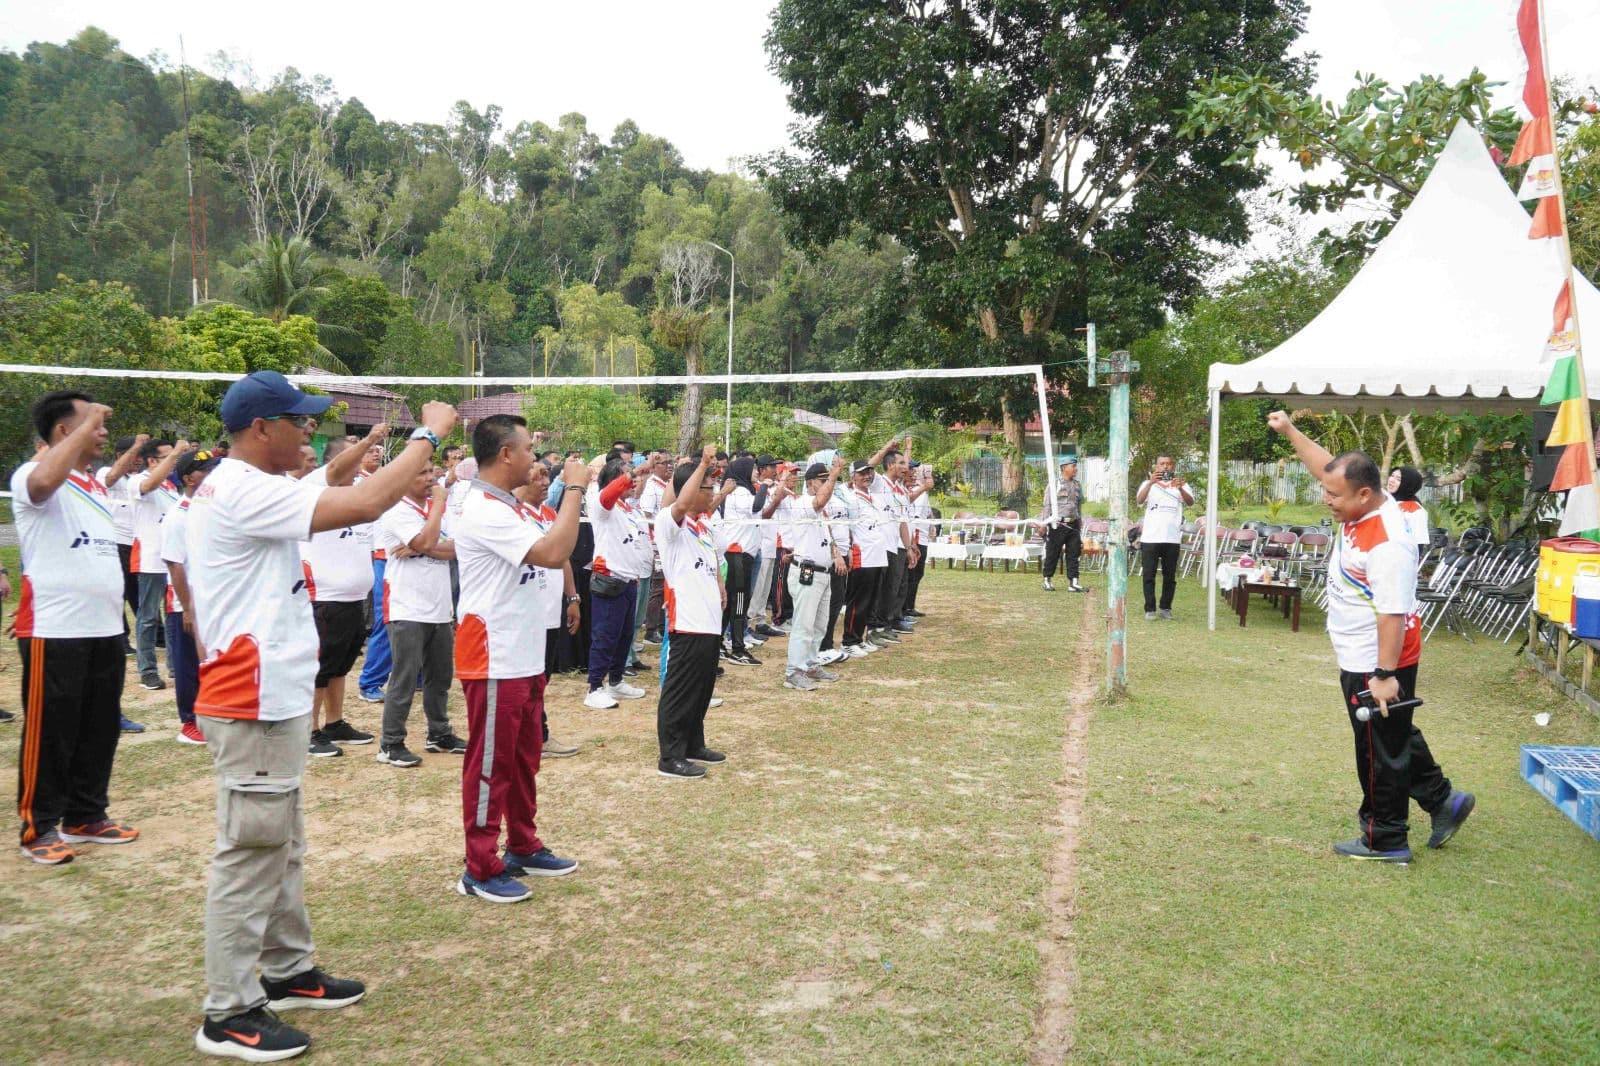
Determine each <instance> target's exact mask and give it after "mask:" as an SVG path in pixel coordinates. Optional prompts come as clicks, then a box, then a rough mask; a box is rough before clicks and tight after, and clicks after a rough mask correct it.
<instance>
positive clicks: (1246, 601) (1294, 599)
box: [1233, 581, 1300, 633]
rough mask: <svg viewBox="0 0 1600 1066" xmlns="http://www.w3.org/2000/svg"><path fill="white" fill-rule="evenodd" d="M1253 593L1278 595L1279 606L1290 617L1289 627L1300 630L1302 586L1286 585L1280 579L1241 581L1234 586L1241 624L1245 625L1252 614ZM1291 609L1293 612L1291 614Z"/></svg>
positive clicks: (1234, 604) (1236, 607)
mask: <svg viewBox="0 0 1600 1066" xmlns="http://www.w3.org/2000/svg"><path fill="white" fill-rule="evenodd" d="M1252 594H1257V595H1261V596H1276V597H1277V598H1278V606H1279V607H1281V608H1282V609H1283V616H1284V617H1285V618H1288V619H1290V622H1289V628H1290V629H1291V630H1292V631H1293V632H1296V633H1298V632H1300V586H1299V585H1285V584H1283V583H1282V582H1279V581H1273V582H1266V581H1240V582H1239V583H1238V584H1237V585H1234V586H1233V609H1234V611H1235V612H1236V613H1237V614H1238V615H1239V625H1240V626H1241V627H1243V626H1244V623H1245V619H1246V618H1247V617H1249V614H1250V597H1251V595H1252ZM1291 609H1292V611H1293V613H1292V614H1291Z"/></svg>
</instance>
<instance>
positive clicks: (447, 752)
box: [422, 748, 467, 755]
mask: <svg viewBox="0 0 1600 1066" xmlns="http://www.w3.org/2000/svg"><path fill="white" fill-rule="evenodd" d="M422 750H423V751H427V752H431V753H433V754H434V755H465V754H466V753H467V749H466V748H461V749H460V750H457V749H455V748H424V749H422Z"/></svg>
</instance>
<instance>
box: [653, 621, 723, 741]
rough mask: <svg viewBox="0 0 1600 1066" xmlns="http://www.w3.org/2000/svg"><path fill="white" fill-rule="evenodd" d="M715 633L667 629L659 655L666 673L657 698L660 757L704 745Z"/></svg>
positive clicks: (716, 648) (719, 642)
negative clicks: (672, 631) (676, 631)
mask: <svg viewBox="0 0 1600 1066" xmlns="http://www.w3.org/2000/svg"><path fill="white" fill-rule="evenodd" d="M721 646H722V640H721V638H720V637H719V636H718V635H717V634H715V633H668V634H667V642H666V644H665V645H664V646H663V648H662V652H661V657H662V660H663V667H664V671H665V676H664V677H663V678H662V680H661V696H660V698H659V699H658V700H657V701H656V741H657V743H658V744H659V745H660V747H661V761H662V762H666V761H668V760H669V759H683V758H687V757H688V756H690V755H697V754H699V752H700V749H702V748H704V747H705V746H706V708H707V707H709V706H710V704H711V693H712V690H713V689H714V688H715V687H716V683H717V652H718V651H719V650H720V649H721Z"/></svg>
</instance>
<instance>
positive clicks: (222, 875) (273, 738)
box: [187, 370, 456, 1062]
mask: <svg viewBox="0 0 1600 1066" xmlns="http://www.w3.org/2000/svg"><path fill="white" fill-rule="evenodd" d="M329 402H330V401H329V398H328V397H326V396H309V395H307V394H306V393H304V392H301V391H300V390H299V389H297V388H295V387H294V386H293V385H291V384H290V383H289V381H288V380H287V379H286V378H285V377H284V376H283V375H282V374H279V373H276V372H274V371H267V370H262V371H257V372H255V373H254V374H250V375H249V376H247V377H244V378H242V379H240V380H239V381H236V382H234V383H233V385H231V386H230V387H229V388H228V392H227V394H226V395H225V396H224V397H223V398H222V422H223V425H224V426H225V427H226V428H227V430H228V434H229V437H230V450H229V456H228V458H226V459H224V460H223V461H222V462H221V463H219V464H217V466H216V468H215V469H214V470H212V472H211V473H210V474H209V475H208V476H207V478H206V480H205V482H204V484H202V485H201V486H200V488H199V489H198V490H197V491H196V493H195V495H194V498H193V500H192V502H191V504H190V508H189V529H188V536H187V550H188V560H189V564H190V565H189V567H188V577H189V582H190V589H191V595H192V597H193V600H194V608H195V617H196V621H197V633H196V636H197V637H198V640H199V644H200V645H201V646H202V647H204V648H205V649H206V651H207V652H208V658H207V659H206V661H205V662H204V663H202V664H201V666H200V691H199V694H198V696H197V697H196V699H195V713H196V714H198V715H200V716H201V717H202V718H204V719H205V720H206V724H205V727H204V733H205V740H206V744H207V746H209V747H210V749H211V755H212V760H213V762H214V764H215V766H216V771H217V843H216V852H215V854H214V855H213V857H212V860H211V883H210V890H209V892H208V893H207V896H206V951H205V958H206V986H207V992H206V999H205V1005H204V1012H205V1022H204V1023H203V1024H202V1025H201V1027H200V1029H199V1031H197V1032H196V1033H195V1046H196V1047H197V1048H198V1049H199V1050H201V1051H203V1052H205V1053H206V1054H208V1055H217V1056H225V1057H231V1058H243V1059H247V1060H251V1061H259V1062H265V1061H274V1060H277V1059H283V1058H290V1057H292V1056H294V1055H298V1054H300V1053H301V1052H303V1051H305V1049H306V1048H308V1047H310V1045H311V1038H310V1037H308V1036H306V1034H305V1033H302V1032H300V1031H299V1030H297V1029H294V1028H291V1027H290V1026H287V1025H285V1024H283V1023H282V1022H281V1021H279V1020H278V1018H277V1015H276V1014H274V1013H273V1012H274V1011H282V1010H290V1009H293V1008H297V1007H312V1008H317V1009H329V1008H335V1007H344V1006H348V1005H350V1004H352V1003H355V1002H356V1001H357V1000H359V999H361V997H362V996H364V995H366V988H365V986H364V985H362V984H361V982H359V981H351V980H343V979H340V978H335V977H330V976H328V975H327V974H325V973H323V972H322V971H321V970H320V969H318V968H317V967H316V966H315V964H314V962H313V957H312V956H313V946H312V942H311V923H310V919H309V917H308V916H307V914H306V904H305V880H304V870H303V860H304V855H305V825H304V804H303V800H302V794H301V788H300V782H301V777H302V775H303V774H304V771H305V763H306V748H307V745H308V743H309V742H310V736H311V704H312V683H313V681H314V680H315V678H316V672H317V630H316V623H315V622H314V621H313V619H312V613H311V600H310V597H309V596H308V595H307V590H306V583H305V578H304V574H303V572H302V569H301V565H300V552H299V547H298V546H299V544H300V542H302V541H304V540H306V539H307V538H309V537H310V536H311V534H313V533H316V532H319V531H322V530H328V529H340V528H343V527H345V526H350V525H354V524H356V523H359V522H371V521H374V520H375V519H377V518H378V517H379V516H380V515H382V514H383V512H384V511H386V510H387V509H388V508H390V507H392V506H393V505H394V504H395V503H396V502H398V501H399V499H400V497H401V496H402V495H404V494H405V492H406V489H407V488H408V486H409V485H410V484H411V482H412V481H413V480H414V479H415V478H416V477H417V475H419V474H421V473H422V472H423V471H424V470H426V469H427V468H428V466H429V464H430V463H431V462H432V461H433V456H434V453H435V451H436V450H437V449H438V447H439V439H440V438H441V437H443V436H446V435H448V434H449V433H450V431H451V430H452V429H454V428H455V424H456V412H455V409H454V408H452V407H451V406H450V405H449V404H443V403H428V404H426V405H424V407H423V409H422V426H421V427H420V428H418V429H417V430H416V431H415V432H414V433H413V434H412V436H411V442H410V443H409V444H408V445H407V446H406V448H405V450H404V451H402V452H401V453H400V455H399V456H398V457H396V458H395V460H394V461H393V462H391V463H389V465H388V466H386V467H384V468H383V469H381V470H379V471H378V472H377V473H375V474H373V475H372V476H371V477H369V478H367V479H366V480H364V481H362V482H361V483H360V484H359V485H353V486H349V487H339V488H323V487H320V486H316V485H311V484H307V483H306V482H304V481H294V480H291V479H290V478H287V477H284V476H282V475H284V474H286V473H288V472H289V471H291V470H297V469H299V467H300V448H301V446H302V445H303V444H305V443H306V442H307V440H308V439H309V435H310V430H311V427H312V426H313V425H315V416H317V415H320V414H322V413H323V412H324V411H326V410H327V409H328V404H329ZM258 966H259V967H260V970H261V976H260V977H259V978H257V976H256V968H257V967H258Z"/></svg>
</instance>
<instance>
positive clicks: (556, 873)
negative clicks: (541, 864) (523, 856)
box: [506, 863, 578, 877]
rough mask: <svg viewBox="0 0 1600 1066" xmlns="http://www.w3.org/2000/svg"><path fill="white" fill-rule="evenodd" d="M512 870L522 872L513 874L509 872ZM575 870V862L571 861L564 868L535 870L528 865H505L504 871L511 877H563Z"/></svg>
mask: <svg viewBox="0 0 1600 1066" xmlns="http://www.w3.org/2000/svg"><path fill="white" fill-rule="evenodd" d="M512 870H521V871H522V872H521V873H515V874H513V873H511V871H512ZM577 872H578V865H577V863H573V864H572V865H571V866H569V867H567V868H566V869H565V870H535V869H532V868H531V867H528V866H508V867H506V873H508V874H511V876H512V877H565V876H567V875H568V874H575V873H577Z"/></svg>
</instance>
